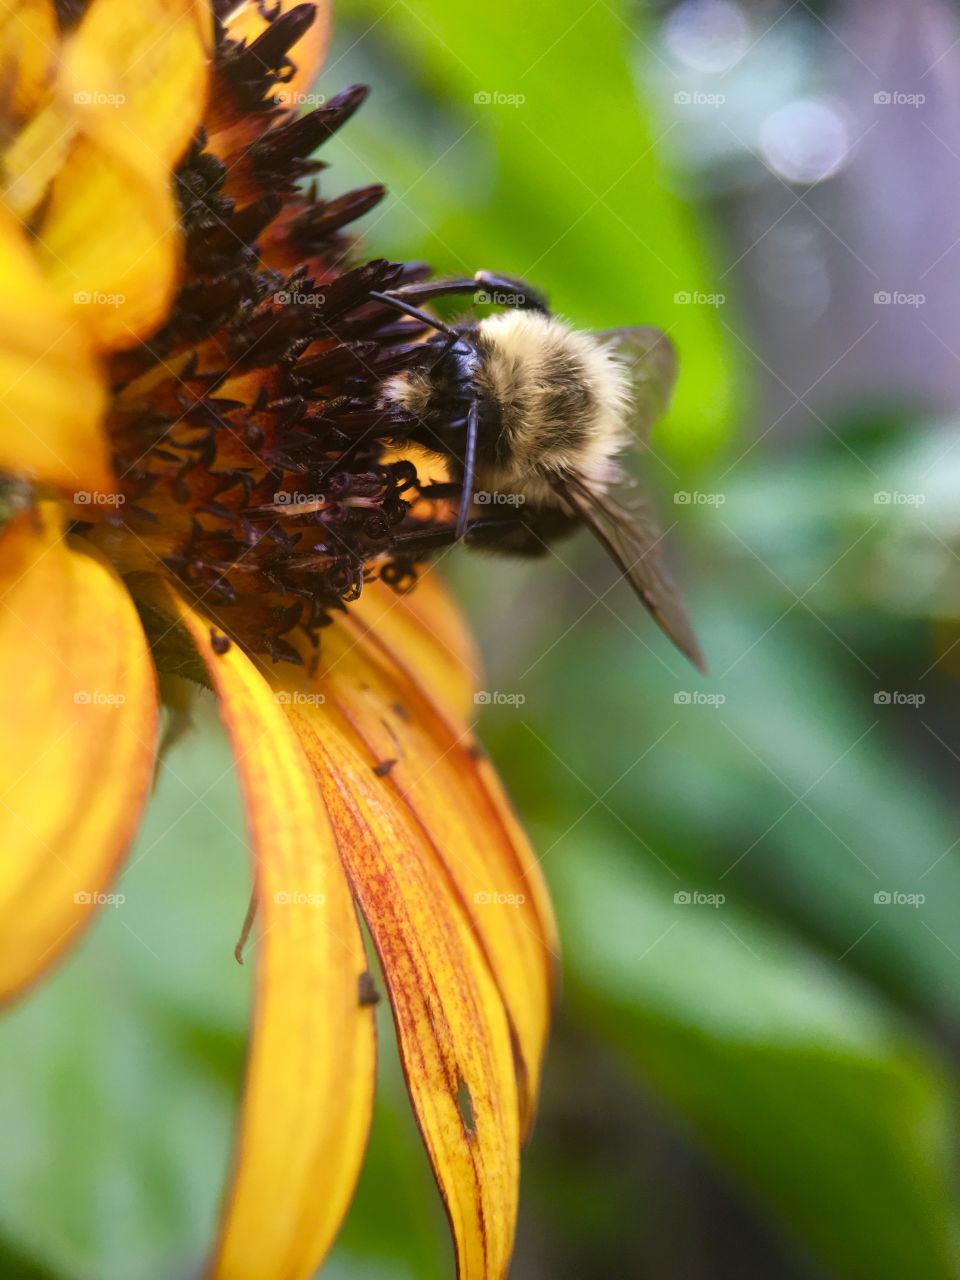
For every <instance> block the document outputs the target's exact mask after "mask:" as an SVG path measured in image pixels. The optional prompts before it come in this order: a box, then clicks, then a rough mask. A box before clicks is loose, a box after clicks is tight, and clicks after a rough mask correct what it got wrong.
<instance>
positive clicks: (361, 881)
mask: <svg viewBox="0 0 960 1280" xmlns="http://www.w3.org/2000/svg"><path fill="white" fill-rule="evenodd" d="M327 634H329V632H328V633H327ZM325 638H326V636H325ZM285 692H286V694H287V696H288V697H289V698H290V702H289V703H288V712H289V715H290V717H291V720H292V722H293V723H294V724H295V725H296V727H297V731H298V732H299V734H300V736H301V739H302V741H303V743H304V745H305V747H306V749H307V753H308V755H309V756H310V759H311V760H312V762H313V765H314V769H315V771H316V776H317V780H318V782H319V783H320V786H321V787H322V789H323V794H324V798H325V800H326V803H327V808H328V811H329V813H330V816H331V818H332V820H333V825H334V829H335V830H336V832H337V838H338V840H339V842H340V850H341V854H342V856H343V859H344V862H345V864H346V866H347V868H348V870H349V872H350V877H351V881H352V883H353V887H354V892H355V893H356V895H357V899H358V901H359V903H360V906H361V909H362V911H363V913H364V916H365V917H366V920H367V923H368V925H369V927H370V932H371V935H372V937H373V940H374V945H375V946H376V948H377V952H378V954H379V956H380V963H381V968H382V970H383V974H384V979H385V981H386V983H387V987H388V991H389V995H390V1002H391V1006H392V1009H393V1015H394V1021H395V1025H396V1029H397V1037H398V1040H399V1044H400V1052H401V1057H402V1060H403V1064H404V1071H405V1074H406V1078H407V1086H408V1088H409V1091H410V1098H411V1101H412V1103H413V1107H414V1111H415V1113H416V1116H417V1121H418V1123H419V1125H420V1129H421V1132H422V1134H423V1139H424V1143H425V1146H426V1148H427V1152H428V1154H429V1156H430V1160H431V1163H432V1165H433V1168H434V1172H435V1174H436V1177H437V1182H438V1184H439V1186H440V1190H441V1193H442V1195H443V1198H444V1203H445V1205H446V1208H447V1213H448V1215H449V1218H450V1224H451V1228H452V1231H453V1236H454V1242H455V1245H456V1250H457V1259H458V1275H459V1276H460V1280H501V1277H503V1276H505V1275H506V1271H507V1267H508V1265H509V1260H510V1252H511V1249H512V1245H513V1234H514V1227H515V1222H516V1206H517V1188H518V1180H519V1143H520V1132H519V1107H518V1099H517V1088H516V1077H515V1071H514V1062H513V1055H512V1049H511V1042H510V1033H509V1028H508V1025H507V1020H506V1017H505V1013H504V1008H503V1002H502V999H501V997H500V993H499V992H498V990H497V987H496V984H495V982H494V981H493V979H492V976H491V974H490V971H489V967H488V965H487V962H486V959H485V957H484V955H483V953H482V951H481V950H480V948H479V946H478V944H477V941H476V938H475V937H474V932H473V928H472V926H471V923H470V919H469V916H468V914H467V912H466V911H465V909H464V906H463V903H462V902H461V901H460V900H459V897H458V895H457V893H456V890H455V888H454V886H453V885H452V884H451V883H450V881H449V880H448V879H447V877H446V876H445V875H444V874H443V870H442V868H441V867H439V866H438V864H437V860H436V856H435V852H434V850H433V849H432V848H431V847H430V843H429V839H428V837H427V835H426V834H425V832H424V831H423V830H422V828H421V827H420V826H419V824H418V822H417V820H416V818H415V817H414V815H413V814H412V813H411V812H410V811H409V810H408V809H407V808H406V806H405V805H404V804H403V803H402V802H398V801H396V800H395V799H393V798H392V797H391V796H390V795H389V793H388V792H387V789H386V788H385V787H384V785H383V783H382V782H381V781H380V779H379V778H378V776H377V774H376V773H375V772H374V765H375V764H376V763H378V762H377V760H376V758H375V757H373V756H371V754H370V752H369V751H367V750H365V749H363V748H362V747H361V748H359V749H358V747H357V746H355V745H353V743H352V742H351V738H352V736H353V735H352V734H351V732H350V730H349V729H348V728H347V726H346V725H345V724H344V723H343V722H342V721H341V720H340V718H339V716H338V715H337V714H336V713H335V712H333V711H332V710H331V709H330V708H328V707H327V706H324V705H314V704H311V703H310V702H309V701H306V702H302V701H298V700H297V696H296V695H297V693H298V692H302V691H300V690H298V689H297V686H296V684H294V683H290V682H288V683H287V687H286V689H285ZM449 803H451V804H452V803H456V797H454V796H451V797H450V798H449Z"/></svg>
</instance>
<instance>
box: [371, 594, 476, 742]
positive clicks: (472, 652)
mask: <svg viewBox="0 0 960 1280" xmlns="http://www.w3.org/2000/svg"><path fill="white" fill-rule="evenodd" d="M350 617H351V618H352V619H354V620H355V621H356V622H357V623H358V624H359V627H360V629H361V631H362V632H363V633H365V634H366V635H367V637H368V642H369V643H374V642H379V643H380V644H381V645H382V646H383V647H384V648H385V649H386V651H387V652H388V653H389V654H390V656H391V658H392V659H393V660H394V661H395V662H398V663H399V665H401V666H402V667H404V668H405V670H406V671H407V672H408V673H409V675H410V676H411V678H412V679H413V680H414V681H415V682H416V683H417V684H419V685H420V686H421V688H423V689H424V690H426V691H427V692H428V693H429V694H430V696H431V698H432V699H433V701H434V702H435V703H437V705H438V706H440V707H444V708H446V710H447V711H448V713H449V714H451V715H454V716H456V717H457V718H459V719H461V720H468V719H470V718H471V717H472V716H473V715H474V713H475V710H476V707H475V703H474V693H475V692H476V690H477V687H478V686H479V684H480V682H481V677H482V667H481V661H480V654H479V653H478V651H477V647H476V645H475V644H474V641H473V637H472V635H471V634H470V631H469V629H468V627H467V625H466V623H465V622H464V619H463V615H462V614H461V613H460V611H459V609H457V607H456V605H455V604H454V603H453V601H452V600H451V598H450V595H449V593H448V592H447V591H446V590H445V589H444V587H443V585H442V583H441V581H440V577H439V575H438V574H436V573H422V574H421V575H420V579H419V581H418V582H417V585H416V588H415V589H414V590H412V591H410V592H408V593H407V594H405V595H397V593H396V592H395V591H393V590H392V589H391V588H390V587H388V586H387V585H386V583H384V582H371V583H368V584H367V586H365V587H364V589H363V595H362V596H361V597H360V599H359V600H357V601H355V603H354V604H352V605H351V607H350Z"/></svg>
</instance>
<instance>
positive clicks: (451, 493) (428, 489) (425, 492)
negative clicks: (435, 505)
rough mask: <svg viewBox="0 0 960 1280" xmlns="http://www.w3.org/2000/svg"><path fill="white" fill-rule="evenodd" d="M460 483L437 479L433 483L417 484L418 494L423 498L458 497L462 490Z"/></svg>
mask: <svg viewBox="0 0 960 1280" xmlns="http://www.w3.org/2000/svg"><path fill="white" fill-rule="evenodd" d="M462 489H463V487H462V485H459V484H455V483H453V482H448V481H443V482H440V481H437V482H436V483H433V484H421V485H419V486H418V490H419V493H420V496H421V497H423V498H436V499H438V500H439V499H442V498H459V497H460V494H461V492H462Z"/></svg>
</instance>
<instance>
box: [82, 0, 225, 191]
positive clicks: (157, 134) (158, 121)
mask: <svg viewBox="0 0 960 1280" xmlns="http://www.w3.org/2000/svg"><path fill="white" fill-rule="evenodd" d="M212 40H213V14H212V10H211V6H210V4H209V0H150V3H149V4H131V3H130V0H92V3H91V4H90V5H89V7H88V8H87V10H86V13H85V14H84V17H83V21H82V22H81V23H80V25H79V26H78V28H77V30H76V32H75V33H74V34H73V35H71V36H70V37H69V38H68V39H67V40H65V41H64V45H63V52H62V56H61V61H60V72H59V78H58V94H59V96H60V98H61V100H63V101H65V102H67V103H69V104H70V106H71V107H72V109H73V111H74V113H75V116H76V119H77V121H78V122H79V124H80V127H81V129H82V130H83V131H84V132H86V133H88V134H89V135H91V136H93V137H101V138H102V137H103V135H104V133H110V134H112V135H114V137H115V139H116V148H118V149H121V148H124V147H126V148H130V149H140V150H145V151H147V152H148V153H149V155H150V156H151V157H152V158H153V159H154V160H155V162H156V164H157V165H158V166H159V167H161V168H166V169H169V168H171V167H172V166H173V165H174V164H175V163H176V162H177V161H178V160H179V159H180V157H181V155H182V154H183V152H184V151H185V150H186V147H187V144H188V143H189V141H190V139H191V138H192V137H193V134H194V132H195V130H196V127H197V125H198V124H199V123H200V119H201V117H202V115H203V108H204V103H205V101H206V93H207V78H208V60H209V54H210V49H211V46H212Z"/></svg>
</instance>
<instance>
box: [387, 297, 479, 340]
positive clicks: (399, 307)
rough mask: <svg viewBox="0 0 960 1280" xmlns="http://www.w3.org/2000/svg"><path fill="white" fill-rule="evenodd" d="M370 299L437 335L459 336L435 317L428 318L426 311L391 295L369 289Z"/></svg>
mask: <svg viewBox="0 0 960 1280" xmlns="http://www.w3.org/2000/svg"><path fill="white" fill-rule="evenodd" d="M370 297H371V298H376V300H377V301H378V302H385V303H386V304H387V306H388V307H393V308H394V310H396V311H402V312H403V314H404V315H405V316H413V318H414V320H419V321H420V322H421V323H422V324H426V325H429V326H430V328H431V329H436V330H437V331H438V332H439V333H446V334H448V335H449V336H451V337H452V338H456V337H458V336H459V335H458V334H456V333H455V331H454V330H453V329H451V328H450V326H449V325H448V324H444V323H443V321H442V320H438V319H437V318H436V316H428V315H427V313H426V311H421V310H420V308H419V307H415V306H413V305H412V304H411V303H409V302H404V300H403V299H402V298H395V297H394V296H393V294H390V293H378V292H377V290H376V289H371V290H370Z"/></svg>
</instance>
